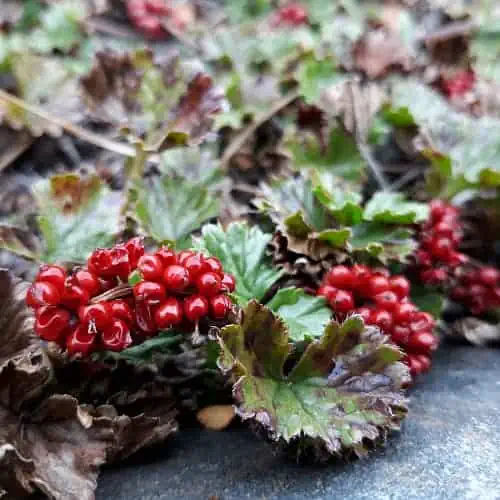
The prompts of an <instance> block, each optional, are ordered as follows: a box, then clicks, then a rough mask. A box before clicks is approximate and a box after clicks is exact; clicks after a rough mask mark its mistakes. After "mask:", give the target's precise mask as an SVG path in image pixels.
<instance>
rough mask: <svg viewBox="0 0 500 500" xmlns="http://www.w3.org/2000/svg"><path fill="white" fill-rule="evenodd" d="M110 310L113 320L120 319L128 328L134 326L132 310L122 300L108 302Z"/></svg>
mask: <svg viewBox="0 0 500 500" xmlns="http://www.w3.org/2000/svg"><path fill="white" fill-rule="evenodd" d="M109 306H110V308H111V316H112V317H113V318H118V319H122V320H123V321H125V323H127V324H128V325H129V326H132V325H133V324H134V315H133V313H132V309H131V308H130V306H129V305H128V304H127V302H125V301H124V300H123V299H116V300H112V301H111V302H109Z"/></svg>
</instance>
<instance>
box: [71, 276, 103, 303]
mask: <svg viewBox="0 0 500 500" xmlns="http://www.w3.org/2000/svg"><path fill="white" fill-rule="evenodd" d="M73 276H74V278H75V281H76V284H77V285H78V286H79V287H80V288H83V289H84V290H87V292H89V295H90V296H91V297H94V296H95V295H98V294H99V292H100V291H101V284H100V283H99V278H98V277H97V276H96V275H95V274H92V273H91V272H90V271H87V269H78V271H76V272H75V274H74V275H73Z"/></svg>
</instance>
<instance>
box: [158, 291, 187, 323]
mask: <svg viewBox="0 0 500 500" xmlns="http://www.w3.org/2000/svg"><path fill="white" fill-rule="evenodd" d="M155 321H156V324H157V326H158V328H169V327H170V326H172V325H178V324H179V323H180V322H181V321H182V305H181V303H180V302H179V301H178V300H177V299H175V298H173V297H169V298H168V299H167V300H166V301H165V302H162V303H161V304H160V305H159V306H158V309H156V312H155Z"/></svg>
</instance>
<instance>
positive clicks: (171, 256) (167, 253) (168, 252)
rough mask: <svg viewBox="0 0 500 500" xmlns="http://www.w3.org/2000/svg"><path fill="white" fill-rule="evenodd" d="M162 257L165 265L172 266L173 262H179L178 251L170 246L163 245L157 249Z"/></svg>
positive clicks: (157, 252)
mask: <svg viewBox="0 0 500 500" xmlns="http://www.w3.org/2000/svg"><path fill="white" fill-rule="evenodd" d="M155 255H157V256H158V257H160V259H161V261H162V263H163V267H168V266H171V265H172V264H177V255H176V253H175V252H174V251H173V250H172V249H171V248H169V247H161V248H160V249H159V250H157V251H156V254H155Z"/></svg>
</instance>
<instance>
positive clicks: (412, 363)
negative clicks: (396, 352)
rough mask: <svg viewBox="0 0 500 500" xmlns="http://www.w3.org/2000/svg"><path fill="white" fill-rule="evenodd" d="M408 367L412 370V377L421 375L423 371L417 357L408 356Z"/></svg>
mask: <svg viewBox="0 0 500 500" xmlns="http://www.w3.org/2000/svg"><path fill="white" fill-rule="evenodd" d="M407 363H408V367H409V368H410V373H411V375H412V377H416V376H417V375H420V374H421V373H422V371H423V366H422V363H421V362H420V360H419V359H418V358H417V357H416V356H408V361H407Z"/></svg>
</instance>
